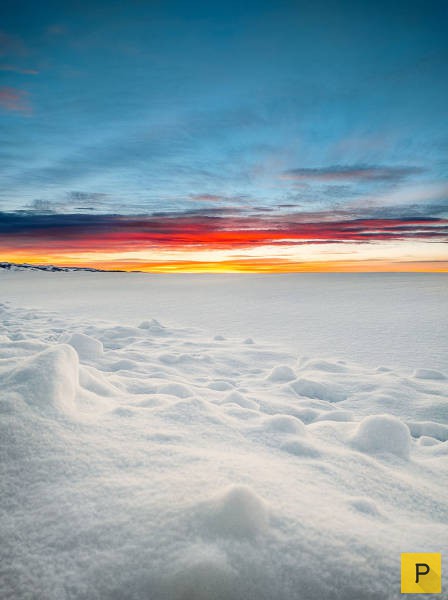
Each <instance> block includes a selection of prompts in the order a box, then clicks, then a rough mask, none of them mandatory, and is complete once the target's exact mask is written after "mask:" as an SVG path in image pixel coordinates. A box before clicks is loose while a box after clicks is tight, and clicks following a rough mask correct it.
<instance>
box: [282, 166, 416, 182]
mask: <svg viewBox="0 0 448 600" xmlns="http://www.w3.org/2000/svg"><path fill="white" fill-rule="evenodd" d="M424 172H425V169H423V168H421V167H413V166H409V167H387V166H381V165H333V166H329V167H315V168H298V169H287V170H286V171H283V172H282V175H281V176H282V178H283V179H292V180H294V181H303V180H315V181H368V182H370V181H379V182H381V181H385V182H388V181H389V182H395V181H401V180H402V179H405V178H407V177H411V176H412V175H420V174H422V173H424Z"/></svg>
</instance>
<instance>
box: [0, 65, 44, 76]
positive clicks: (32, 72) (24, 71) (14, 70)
mask: <svg viewBox="0 0 448 600" xmlns="http://www.w3.org/2000/svg"><path fill="white" fill-rule="evenodd" d="M0 71H6V72H10V73H19V75H38V74H39V71H37V70H36V69H22V68H21V67H16V66H15V65H0Z"/></svg>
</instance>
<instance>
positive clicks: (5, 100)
mask: <svg viewBox="0 0 448 600" xmlns="http://www.w3.org/2000/svg"><path fill="white" fill-rule="evenodd" d="M27 97H28V92H25V91H24V90H18V89H16V88H12V87H5V86H4V87H0V108H3V109H4V110H8V111H13V112H14V111H16V112H21V113H30V112H31V106H30V104H29V102H28V99H27Z"/></svg>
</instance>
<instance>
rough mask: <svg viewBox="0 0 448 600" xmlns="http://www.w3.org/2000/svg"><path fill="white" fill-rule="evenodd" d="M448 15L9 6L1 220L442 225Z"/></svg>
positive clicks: (436, 10)
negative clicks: (11, 216) (295, 216)
mask: <svg viewBox="0 0 448 600" xmlns="http://www.w3.org/2000/svg"><path fill="white" fill-rule="evenodd" d="M447 6H448V5H447V3H446V2H438V1H434V0H429V1H425V2H423V1H422V2H415V1H406V2H405V1H402V0H398V1H394V2H370V1H369V2H362V1H358V2H354V1H353V2H346V1H339V2H332V1H325V2H322V1H320V2H319V1H317V2H303V1H297V2H281V1H280V2H273V1H271V2H263V1H259V0H258V1H257V2H246V3H242V2H226V3H218V2H171V1H166V2H144V1H141V2H138V1H135V0H134V1H131V2H101V3H99V2H95V1H93V2H89V3H87V2H75V1H70V2H48V1H43V2H39V3H36V2H34V1H33V2H25V1H22V0H14V1H12V2H9V1H6V2H3V3H2V9H1V13H2V14H1V19H0V22H1V24H2V25H1V34H0V77H1V86H0V113H1V122H2V126H1V133H0V136H1V137H0V140H1V151H0V159H1V171H0V210H1V211H3V212H4V213H7V212H15V211H27V213H29V214H31V215H32V214H33V213H42V212H56V213H79V212H82V213H86V212H88V213H91V214H107V213H112V214H120V215H132V214H145V215H150V214H153V213H155V212H157V213H159V212H168V213H173V214H174V213H176V214H178V213H182V212H185V211H187V212H188V211H210V210H215V211H217V210H222V209H223V208H226V209H228V208H229V207H230V208H237V209H238V210H239V211H244V212H245V213H247V214H253V213H254V212H255V213H263V212H264V213H267V212H269V211H271V212H273V211H274V212H275V213H276V214H287V213H288V212H291V211H293V212H294V213H322V215H323V218H327V217H328V215H329V214H331V213H332V212H334V211H341V210H343V211H349V212H350V211H352V212H353V213H354V214H356V215H358V214H359V213H362V215H361V216H365V215H366V214H368V215H370V216H371V215H373V216H375V217H376V216H379V215H380V216H382V217H387V216H391V217H394V218H395V217H397V216H398V217H402V218H407V217H410V216H415V215H418V216H423V217H437V218H439V217H444V216H446V213H447V194H448V183H447V166H448V160H447V151H448V125H447V123H448V101H447V100H448V73H447V65H448V60H447V59H448V35H447V31H448V27H447V25H448V9H447Z"/></svg>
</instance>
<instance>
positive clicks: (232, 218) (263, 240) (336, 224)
mask: <svg viewBox="0 0 448 600" xmlns="http://www.w3.org/2000/svg"><path fill="white" fill-rule="evenodd" d="M0 234H1V236H2V241H1V248H2V251H3V252H5V251H8V250H10V251H11V250H12V249H15V250H17V249H23V250H26V251H28V252H40V253H42V251H45V250H48V251H54V250H58V251H60V252H79V251H82V252H89V251H90V252H92V251H93V252H94V251H100V252H124V251H131V250H148V249H154V248H158V249H166V250H183V249H190V250H191V249H213V250H216V249H219V250H235V249H238V248H240V249H242V250H244V249H249V248H255V247H260V246H267V245H270V246H288V245H301V244H323V243H341V244H343V243H353V242H357V243H372V242H385V241H394V242H399V241H403V240H420V241H438V242H446V241H448V219H442V218H439V219H437V218H429V217H409V218H380V217H377V218H375V217H354V216H353V215H349V214H344V213H343V212H339V213H329V214H326V213H324V214H321V213H292V214H286V215H285V214H281V215H275V216H273V215H255V216H247V215H246V216H243V215H241V214H227V213H226V212H225V211H224V212H223V211H221V212H220V211H219V210H218V211H214V212H211V211H208V212H207V211H203V212H201V211H187V212H180V213H169V214H168V213H158V214H157V213H156V214H152V215H141V216H122V215H92V214H56V213H53V214H52V213H45V214H44V213H40V214H36V213H34V214H32V213H30V212H25V211H24V212H16V213H2V214H1V215H0Z"/></svg>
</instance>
